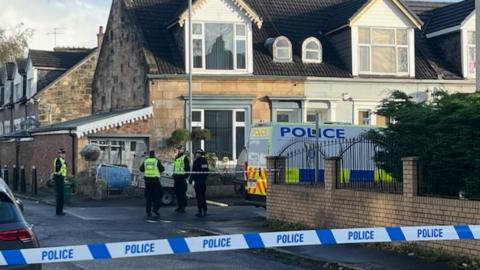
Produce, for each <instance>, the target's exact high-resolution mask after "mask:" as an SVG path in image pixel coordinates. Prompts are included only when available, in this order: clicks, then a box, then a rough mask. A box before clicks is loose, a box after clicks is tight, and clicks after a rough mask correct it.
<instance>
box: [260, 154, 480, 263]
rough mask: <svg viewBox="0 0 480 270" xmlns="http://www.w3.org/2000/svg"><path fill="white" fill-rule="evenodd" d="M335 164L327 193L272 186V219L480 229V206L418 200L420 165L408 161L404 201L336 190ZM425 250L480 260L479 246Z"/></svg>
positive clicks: (439, 244) (447, 244) (443, 244)
mask: <svg viewBox="0 0 480 270" xmlns="http://www.w3.org/2000/svg"><path fill="white" fill-rule="evenodd" d="M334 162H335V160H333V161H327V162H326V165H325V166H326V168H325V169H326V174H325V178H326V179H325V188H322V187H320V186H311V185H278V184H277V185H276V184H271V185H270V186H269V189H268V196H267V216H268V218H269V219H278V220H283V221H287V222H292V223H299V224H305V225H307V226H310V227H326V228H355V227H377V226H378V227H383V226H411V225H456V224H480V202H478V201H467V200H454V199H442V198H431V197H419V196H417V195H416V194H417V189H416V182H415V181H414V180H415V179H417V178H416V177H415V173H416V170H415V169H414V168H415V166H416V165H415V160H405V161H404V193H403V194H400V195H398V194H385V193H375V192H364V191H354V190H338V189H335V186H334V181H333V180H334V176H333V174H334V173H329V172H328V171H330V172H333V170H334V165H331V164H335V163H334ZM329 164H330V165H329ZM329 166H330V167H329ZM332 166H333V167H332ZM419 244H421V245H425V246H429V247H433V248H442V249H444V250H446V251H448V252H451V253H455V254H463V255H466V256H472V257H478V256H480V242H479V241H436V242H419Z"/></svg>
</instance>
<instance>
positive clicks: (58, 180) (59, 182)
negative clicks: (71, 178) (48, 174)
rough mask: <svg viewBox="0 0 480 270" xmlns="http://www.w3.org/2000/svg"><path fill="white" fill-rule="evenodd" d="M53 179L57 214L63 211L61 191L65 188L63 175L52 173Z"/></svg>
mask: <svg viewBox="0 0 480 270" xmlns="http://www.w3.org/2000/svg"><path fill="white" fill-rule="evenodd" d="M53 180H54V181H55V195H56V196H55V198H56V201H57V203H56V205H57V209H56V211H57V215H58V214H60V213H62V212H63V196H64V195H63V193H64V189H65V177H64V176H61V175H54V176H53Z"/></svg>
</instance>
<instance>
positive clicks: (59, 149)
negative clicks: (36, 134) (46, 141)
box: [57, 147, 65, 154]
mask: <svg viewBox="0 0 480 270" xmlns="http://www.w3.org/2000/svg"><path fill="white" fill-rule="evenodd" d="M57 153H59V154H65V149H63V147H60V148H58V151H57Z"/></svg>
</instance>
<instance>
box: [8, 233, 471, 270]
mask: <svg viewBox="0 0 480 270" xmlns="http://www.w3.org/2000/svg"><path fill="white" fill-rule="evenodd" d="M474 239H480V225H455V226H416V227H379V228H353V229H333V230H329V229H319V230H304V231H283V232H266V233H245V234H233V235H219V236H205V237H188V238H170V239H160V240H151V241H134V242H121V243H106V244H90V245H79V246H64V247H49V248H34V249H21V250H1V251H0V266H13V265H27V264H46V263H60V262H75V261H93V260H109V259H117V258H132V257H144V256H158V255H169V254H186V253H195V252H210V251H228V250H242V249H262V248H274V247H292V246H309V245H335V244H355V243H356V244H359V243H381V242H399V241H408V242H411V241H439V240H474Z"/></svg>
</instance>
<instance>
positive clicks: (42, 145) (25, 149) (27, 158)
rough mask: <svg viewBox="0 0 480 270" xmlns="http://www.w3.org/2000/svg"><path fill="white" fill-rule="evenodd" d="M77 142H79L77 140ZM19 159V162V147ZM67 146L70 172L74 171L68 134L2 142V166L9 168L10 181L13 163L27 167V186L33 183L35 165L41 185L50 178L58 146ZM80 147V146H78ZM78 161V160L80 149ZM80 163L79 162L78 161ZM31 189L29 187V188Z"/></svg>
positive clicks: (70, 139) (0, 150)
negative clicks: (32, 171)
mask: <svg viewBox="0 0 480 270" xmlns="http://www.w3.org/2000/svg"><path fill="white" fill-rule="evenodd" d="M75 143H76V144H77V142H75ZM17 144H18V159H19V162H18V164H17V162H16V161H17V160H16V159H17V149H16V146H17ZM60 147H63V148H65V150H66V152H67V154H66V160H67V164H68V166H69V174H70V175H71V174H72V173H73V172H72V162H73V161H72V138H71V137H70V135H68V134H59V135H44V136H35V137H34V138H33V139H22V141H20V142H15V141H1V142H0V166H2V168H5V165H7V166H8V168H9V175H10V177H9V178H10V181H12V175H13V165H18V166H19V167H20V166H23V167H25V174H26V180H27V188H29V187H30V185H31V168H32V166H35V167H36V168H37V173H38V181H39V185H40V183H41V182H45V181H46V180H48V179H49V178H50V174H51V173H52V168H53V159H54V158H55V157H56V156H57V150H58V148H60ZM76 149H78V147H76ZM76 152H77V153H75V155H77V157H76V158H77V161H78V150H76ZM76 163H78V162H76ZM76 165H77V164H76ZM28 190H29V189H28Z"/></svg>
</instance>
